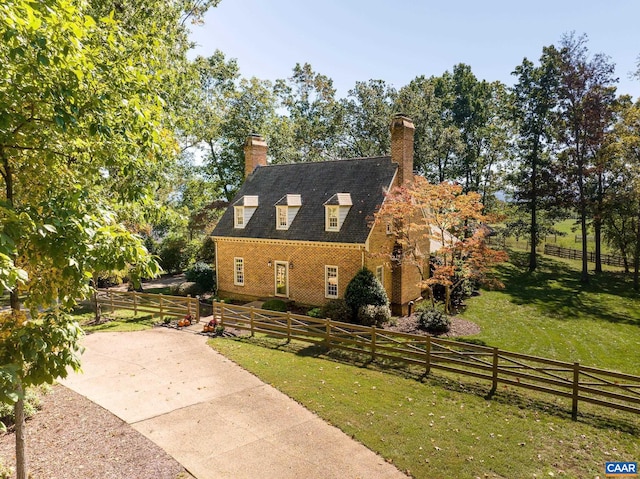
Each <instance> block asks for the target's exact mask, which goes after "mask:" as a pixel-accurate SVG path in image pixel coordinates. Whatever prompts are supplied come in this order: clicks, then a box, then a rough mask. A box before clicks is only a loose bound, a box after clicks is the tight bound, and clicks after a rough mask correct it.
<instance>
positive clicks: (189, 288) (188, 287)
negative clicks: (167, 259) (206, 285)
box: [172, 281, 203, 296]
mask: <svg viewBox="0 0 640 479" xmlns="http://www.w3.org/2000/svg"><path fill="white" fill-rule="evenodd" d="M172 293H173V289H172ZM202 293H203V291H202V288H200V286H199V285H198V283H194V282H192V281H185V282H184V283H180V284H179V285H178V287H177V288H176V290H175V293H174V294H177V295H178V296H189V295H191V296H196V295H198V294H202Z"/></svg>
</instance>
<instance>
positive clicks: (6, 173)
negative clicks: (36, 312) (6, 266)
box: [0, 147, 27, 479]
mask: <svg viewBox="0 0 640 479" xmlns="http://www.w3.org/2000/svg"><path fill="white" fill-rule="evenodd" d="M0 159H2V167H3V170H0V172H1V173H2V178H3V179H4V183H5V197H6V201H7V203H8V204H9V206H10V207H13V206H15V200H14V196H13V169H12V167H11V165H10V164H9V159H8V158H7V157H6V156H5V154H4V149H2V148H1V147H0ZM14 260H15V258H14ZM9 304H10V306H11V312H12V313H14V314H19V313H20V293H19V291H18V288H17V287H16V288H14V289H13V291H11V292H10V293H9ZM16 392H17V393H18V396H19V399H18V402H16V404H15V406H14V414H15V421H16V423H15V426H16V436H15V437H16V438H15V441H16V479H27V453H26V450H27V447H26V441H25V427H26V426H25V421H24V399H23V396H24V394H23V393H24V391H23V388H22V383H21V382H18V385H17V386H16Z"/></svg>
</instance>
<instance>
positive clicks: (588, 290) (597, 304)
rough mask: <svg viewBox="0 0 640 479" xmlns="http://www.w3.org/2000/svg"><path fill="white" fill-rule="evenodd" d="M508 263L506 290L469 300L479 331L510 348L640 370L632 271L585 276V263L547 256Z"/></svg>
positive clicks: (516, 257)
mask: <svg viewBox="0 0 640 479" xmlns="http://www.w3.org/2000/svg"><path fill="white" fill-rule="evenodd" d="M510 255H511V263H508V264H505V265H502V266H501V267H500V269H499V271H500V276H501V278H502V280H503V281H504V283H505V286H506V287H505V289H503V290H498V291H483V292H482V293H481V294H480V295H479V296H476V297H473V298H470V299H469V300H467V308H466V310H465V311H464V312H463V313H462V314H461V317H463V318H464V319H468V320H470V321H473V322H475V323H477V324H479V325H480V327H481V328H482V332H481V333H480V334H479V335H476V336H473V338H474V339H479V340H482V341H483V342H485V343H486V344H487V345H490V346H495V347H499V348H502V349H506V350H509V351H516V352H520V353H524V354H531V355H535V356H543V357H547V358H553V359H559V360H562V361H571V362H574V361H578V362H580V363H582V364H585V365H589V366H595V367H599V368H604V369H613V370H617V371H622V372H625V373H629V374H636V375H640V296H639V295H637V294H636V293H634V292H633V289H632V285H631V278H630V277H628V276H625V275H624V274H623V273H620V272H611V271H605V272H604V273H603V274H602V275H601V276H599V277H596V276H595V275H592V276H591V281H590V283H589V284H588V285H583V284H581V283H580V281H579V277H580V264H579V262H577V261H570V260H562V259H560V258H552V257H545V256H541V257H540V266H539V270H537V271H535V272H534V273H529V272H528V271H526V264H527V258H528V256H527V254H525V253H522V252H514V251H512V252H511V253H510Z"/></svg>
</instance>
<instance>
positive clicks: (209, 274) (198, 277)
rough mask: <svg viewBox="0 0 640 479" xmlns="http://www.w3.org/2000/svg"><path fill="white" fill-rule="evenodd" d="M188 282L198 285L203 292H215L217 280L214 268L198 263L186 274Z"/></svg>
mask: <svg viewBox="0 0 640 479" xmlns="http://www.w3.org/2000/svg"><path fill="white" fill-rule="evenodd" d="M184 276H185V278H186V279H187V281H192V282H194V283H196V284H197V285H198V286H200V288H201V289H202V291H213V290H214V289H215V286H216V280H215V278H214V276H213V268H212V267H211V266H209V265H208V264H206V263H203V262H202V261H198V262H197V263H196V264H194V265H193V266H192V267H191V268H189V269H188V270H187V271H186V272H185V275H184Z"/></svg>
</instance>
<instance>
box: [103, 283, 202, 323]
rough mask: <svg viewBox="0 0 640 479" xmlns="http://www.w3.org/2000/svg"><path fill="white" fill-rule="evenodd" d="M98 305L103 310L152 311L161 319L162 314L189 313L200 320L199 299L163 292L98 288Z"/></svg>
mask: <svg viewBox="0 0 640 479" xmlns="http://www.w3.org/2000/svg"><path fill="white" fill-rule="evenodd" d="M96 295H97V300H98V305H100V307H101V308H102V309H103V310H104V308H105V307H106V308H109V309H110V310H111V312H112V313H113V312H114V311H115V310H116V309H128V310H130V311H134V312H135V313H136V314H138V312H144V313H154V314H157V315H159V316H160V319H163V318H164V316H174V317H184V316H187V315H190V316H191V317H192V318H195V319H196V321H200V301H199V300H198V299H197V298H192V297H190V296H187V297H184V296H167V295H163V294H150V293H137V292H135V291H114V290H111V289H99V290H97V292H96Z"/></svg>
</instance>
